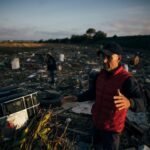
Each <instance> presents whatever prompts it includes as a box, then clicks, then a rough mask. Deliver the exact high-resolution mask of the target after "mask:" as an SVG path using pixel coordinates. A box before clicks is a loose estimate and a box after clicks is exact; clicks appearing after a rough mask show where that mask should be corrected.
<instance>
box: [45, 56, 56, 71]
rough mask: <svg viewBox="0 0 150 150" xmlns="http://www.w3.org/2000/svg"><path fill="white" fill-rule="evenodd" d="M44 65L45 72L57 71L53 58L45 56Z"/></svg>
mask: <svg viewBox="0 0 150 150" xmlns="http://www.w3.org/2000/svg"><path fill="white" fill-rule="evenodd" d="M46 64H47V70H50V71H53V70H56V69H57V67H56V61H55V59H54V57H53V56H51V55H49V54H48V55H47V58H46Z"/></svg>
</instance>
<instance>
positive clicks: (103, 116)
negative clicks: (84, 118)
mask: <svg viewBox="0 0 150 150" xmlns="http://www.w3.org/2000/svg"><path fill="white" fill-rule="evenodd" d="M129 76H131V75H130V74H129V73H128V72H127V71H125V70H124V69H123V67H119V68H118V69H117V70H116V71H115V72H114V73H113V74H111V75H110V74H108V72H106V71H104V70H103V71H101V72H100V74H99V75H98V77H97V80H96V102H95V104H94V105H93V107H92V117H93V122H94V124H95V126H96V127H97V128H98V129H102V130H106V131H114V132H121V131H122V130H123V128H124V124H125V118H126V113H127V109H123V110H117V108H116V107H115V104H114V99H113V96H115V95H118V92H117V89H120V91H122V85H123V83H124V81H125V80H126V79H127V78H128V77H129Z"/></svg>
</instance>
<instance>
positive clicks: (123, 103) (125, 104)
mask: <svg viewBox="0 0 150 150" xmlns="http://www.w3.org/2000/svg"><path fill="white" fill-rule="evenodd" d="M114 100H115V101H114V103H115V106H116V107H117V109H118V110H122V109H128V108H129V107H130V105H131V104H130V101H129V100H128V98H127V97H125V96H124V95H123V94H122V93H121V92H120V90H119V89H118V96H114Z"/></svg>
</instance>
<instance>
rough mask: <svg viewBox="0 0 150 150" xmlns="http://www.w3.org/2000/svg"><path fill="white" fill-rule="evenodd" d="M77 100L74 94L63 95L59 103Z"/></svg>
mask: <svg viewBox="0 0 150 150" xmlns="http://www.w3.org/2000/svg"><path fill="white" fill-rule="evenodd" d="M76 101H77V97H76V96H72V95H71V96H65V97H64V98H63V99H62V100H61V103H62V104H65V103H69V102H76Z"/></svg>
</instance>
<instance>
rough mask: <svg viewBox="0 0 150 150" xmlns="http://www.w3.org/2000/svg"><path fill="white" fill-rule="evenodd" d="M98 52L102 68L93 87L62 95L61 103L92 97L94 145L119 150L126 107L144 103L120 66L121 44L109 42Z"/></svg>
mask: <svg viewBox="0 0 150 150" xmlns="http://www.w3.org/2000/svg"><path fill="white" fill-rule="evenodd" d="M99 54H100V55H102V58H103V65H104V68H103V69H102V70H101V71H100V72H99V73H98V75H97V76H96V79H95V80H94V82H93V86H90V88H89V89H88V90H87V91H86V92H84V93H82V94H81V95H78V96H67V97H64V98H63V99H62V104H63V103H66V102H71V101H79V102H81V101H85V100H95V102H94V104H93V106H92V110H91V112H92V119H93V124H94V147H95V149H104V150H118V149H119V143H120V135H121V133H122V131H123V129H124V126H125V119H126V114H127V111H128V109H131V110H133V111H143V110H144V102H143V99H142V94H141V92H140V88H139V86H138V84H137V81H136V80H135V79H134V78H133V77H132V75H131V74H130V73H129V72H127V71H126V70H125V69H124V68H123V67H122V66H121V59H122V48H121V47H120V45H118V44H117V43H108V44H106V45H104V47H103V49H102V50H100V52H99Z"/></svg>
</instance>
